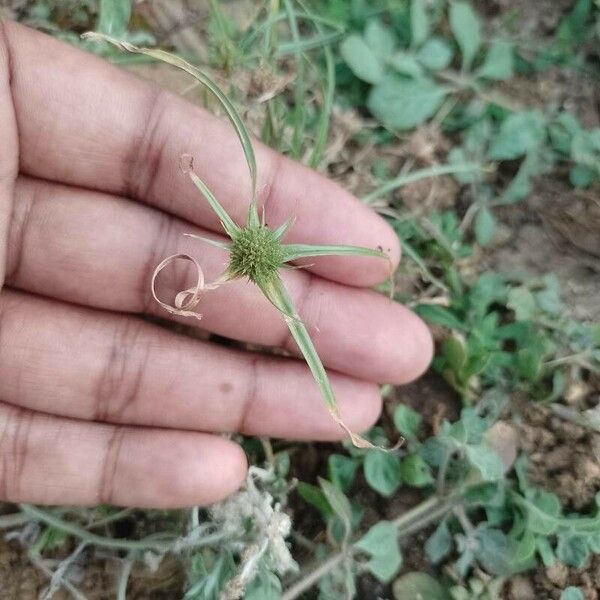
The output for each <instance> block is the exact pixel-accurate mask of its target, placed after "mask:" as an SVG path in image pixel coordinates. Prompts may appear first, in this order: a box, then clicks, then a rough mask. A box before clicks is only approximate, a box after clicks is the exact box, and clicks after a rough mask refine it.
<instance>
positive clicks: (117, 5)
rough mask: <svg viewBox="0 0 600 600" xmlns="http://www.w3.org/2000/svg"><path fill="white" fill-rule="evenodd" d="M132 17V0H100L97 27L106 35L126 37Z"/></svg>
mask: <svg viewBox="0 0 600 600" xmlns="http://www.w3.org/2000/svg"><path fill="white" fill-rule="evenodd" d="M130 18H131V2H130V0H100V2H99V4H98V21H97V22H96V29H97V30H98V32H99V33H103V34H105V35H110V36H113V37H116V38H120V37H124V36H125V35H126V34H127V26H128V25H129V19H130Z"/></svg>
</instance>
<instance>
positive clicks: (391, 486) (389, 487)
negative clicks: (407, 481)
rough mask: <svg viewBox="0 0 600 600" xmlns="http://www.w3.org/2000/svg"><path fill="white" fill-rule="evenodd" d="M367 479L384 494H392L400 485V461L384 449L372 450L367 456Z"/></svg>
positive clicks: (365, 466)
mask: <svg viewBox="0 0 600 600" xmlns="http://www.w3.org/2000/svg"><path fill="white" fill-rule="evenodd" d="M364 472H365V479H366V480H367V483H368V484H369V485H370V486H371V487H372V488H373V489H374V490H375V491H376V492H378V493H379V494H381V495H382V496H386V497H389V496H391V495H392V494H393V493H394V492H395V491H396V490H397V489H398V487H399V486H400V483H401V482H402V476H401V474H400V461H399V460H398V458H397V457H396V456H394V455H393V454H391V453H389V452H384V451H383V450H370V451H369V452H368V453H367V455H366V456H365V462H364Z"/></svg>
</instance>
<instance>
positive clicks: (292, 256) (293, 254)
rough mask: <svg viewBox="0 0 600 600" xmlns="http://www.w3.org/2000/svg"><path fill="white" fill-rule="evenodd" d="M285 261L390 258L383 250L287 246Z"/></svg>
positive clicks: (300, 245) (309, 245)
mask: <svg viewBox="0 0 600 600" xmlns="http://www.w3.org/2000/svg"><path fill="white" fill-rule="evenodd" d="M283 251H284V256H285V261H286V262H288V261H290V260H298V259H299V258H312V257H315V256H374V257H376V258H385V259H386V260H389V258H388V256H387V255H386V254H385V253H384V252H381V250H372V249H371V248H361V247H360V246H313V245H312V244H285V245H284V246H283Z"/></svg>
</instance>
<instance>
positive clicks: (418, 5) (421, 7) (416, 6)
mask: <svg viewBox="0 0 600 600" xmlns="http://www.w3.org/2000/svg"><path fill="white" fill-rule="evenodd" d="M429 28H430V23H429V14H428V13H427V3H426V2H425V0H412V2H411V4H410V32H411V40H412V44H413V46H420V45H421V44H422V43H423V42H424V41H425V40H426V39H427V38H428V37H429Z"/></svg>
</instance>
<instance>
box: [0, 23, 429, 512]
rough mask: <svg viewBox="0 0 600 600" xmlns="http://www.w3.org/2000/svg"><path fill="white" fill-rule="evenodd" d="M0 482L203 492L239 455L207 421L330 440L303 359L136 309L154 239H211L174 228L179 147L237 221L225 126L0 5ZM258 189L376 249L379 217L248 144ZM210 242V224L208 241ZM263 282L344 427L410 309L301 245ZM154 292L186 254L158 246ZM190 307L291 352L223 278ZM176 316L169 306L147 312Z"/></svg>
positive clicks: (398, 338)
mask: <svg viewBox="0 0 600 600" xmlns="http://www.w3.org/2000/svg"><path fill="white" fill-rule="evenodd" d="M0 135H1V143H0V285H1V284H4V288H3V290H2V292H1V294H0V500H8V501H27V502H36V503H47V504H52V503H63V504H64V503H68V504H97V503H103V502H109V503H113V504H121V505H136V506H152V507H174V506H186V505H192V504H205V503H210V502H214V501H216V500H218V499H220V498H222V497H224V496H226V495H227V494H229V493H231V492H233V491H234V490H235V489H236V488H237V487H238V486H239V485H240V483H241V482H242V481H243V479H244V477H245V472H246V460H245V457H244V454H243V452H242V451H241V450H240V448H239V447H238V446H237V445H236V444H234V443H233V442H231V441H228V440H226V439H225V438H223V437H220V436H217V435H214V433H219V432H242V433H247V434H252V435H264V436H276V437H288V438H293V439H299V440H302V439H305V440H308V439H318V440H335V439H339V438H340V437H343V435H344V432H343V430H342V429H340V428H339V427H338V425H337V424H336V423H335V422H334V421H333V420H331V419H330V417H329V415H328V414H327V410H326V409H325V407H324V406H323V403H322V401H321V398H320V392H319V390H318V388H317V386H315V384H314V382H313V380H312V378H311V375H310V372H309V370H308V368H307V367H306V366H305V365H304V364H303V363H302V362H301V361H297V360H294V359H289V358H276V357H273V356H269V355H263V354H259V353H250V352H241V351H238V350H233V349H230V348H225V347H221V346H217V345H213V344H210V343H206V342H202V341H198V340H195V339H192V338H189V337H184V336H181V335H178V334H176V333H174V332H173V331H170V330H167V329H164V328H162V327H160V326H158V325H152V324H150V323H148V322H147V321H145V320H143V319H141V318H140V315H144V314H161V315H163V316H164V312H163V311H161V309H160V307H159V306H158V305H156V304H155V303H154V302H153V300H152V295H151V290H150V280H151V277H152V273H153V271H154V269H155V267H156V265H157V264H159V263H160V261H161V260H162V259H163V258H164V257H165V256H167V255H172V254H178V253H181V254H194V255H197V254H198V252H201V253H202V260H201V262H202V266H203V269H204V270H205V272H206V275H207V279H208V280H210V279H211V277H213V276H216V275H217V274H219V273H220V272H221V271H222V270H223V266H224V264H226V256H225V253H224V252H223V250H221V249H220V248H217V247H212V246H207V247H206V246H202V247H200V249H199V248H198V245H197V243H196V242H195V241H194V240H191V239H190V238H187V237H184V236H183V235H182V234H183V233H184V232H185V233H195V234H197V235H210V236H211V237H213V238H215V234H214V233H211V232H218V231H220V225H219V221H218V219H217V218H216V217H215V215H214V213H213V212H212V211H211V209H210V207H209V206H208V205H207V204H206V203H205V202H202V201H199V200H198V195H197V191H196V190H195V188H194V186H193V185H192V184H191V182H190V180H189V178H188V177H187V176H185V175H183V174H182V173H181V171H180V169H179V160H180V156H181V155H182V154H184V153H185V154H190V155H192V156H194V159H195V168H196V170H197V171H198V173H199V174H200V175H201V176H202V178H203V179H204V180H205V181H206V182H207V184H208V185H209V187H210V188H211V189H212V190H213V191H214V192H215V194H217V195H218V197H219V199H220V200H221V202H222V204H223V206H224V207H225V209H226V210H227V212H228V213H229V214H230V215H231V216H232V217H233V219H234V221H236V222H238V223H241V222H243V221H244V219H245V217H246V214H247V209H248V200H247V193H246V190H248V189H249V188H250V182H249V179H250V178H249V175H248V172H247V168H246V164H245V161H244V157H243V154H242V152H241V150H240V147H239V144H238V141H237V138H236V136H235V134H234V133H233V131H232V130H231V129H230V127H229V126H228V124H227V123H225V122H222V121H220V120H219V119H216V118H215V117H213V116H211V115H209V114H208V113H206V112H204V111H202V110H201V109H199V108H197V107H194V106H192V105H190V104H188V103H186V102H185V101H183V100H181V99H180V98H178V97H176V96H173V95H171V94H169V93H167V92H165V91H163V90H161V89H160V88H157V87H154V86H152V85H150V84H148V83H145V82H143V81H140V80H138V79H136V78H134V77H132V76H131V75H129V74H127V73H125V72H123V71H121V70H119V69H116V68H115V67H112V66H111V65H109V64H107V63H105V62H103V61H101V60H99V59H96V58H94V57H91V56H88V55H86V54H83V53H81V52H79V51H77V50H75V49H73V48H71V47H69V46H66V45H63V44H61V43H60V42H57V41H55V40H52V39H51V38H48V37H46V36H44V35H42V34H39V33H36V32H33V31H31V30H29V29H26V28H24V27H21V26H18V25H16V24H13V23H4V24H2V25H0ZM256 149H257V161H258V174H259V182H258V190H259V207H260V209H261V210H262V208H263V207H264V208H265V210H266V213H267V214H268V215H269V219H270V223H269V225H271V226H273V227H276V226H277V225H280V224H282V223H283V222H284V221H285V220H286V219H287V218H288V217H289V216H290V215H295V216H296V222H295V225H294V228H293V229H291V230H290V232H289V234H288V236H287V239H288V241H289V242H290V243H307V244H308V243H313V244H314V243H317V244H351V245H359V246H366V247H371V248H374V247H380V248H382V249H383V250H384V251H385V252H386V253H387V254H388V255H389V256H390V257H391V259H392V261H393V262H394V263H395V264H396V263H397V262H398V257H399V248H398V242H397V238H396V236H395V234H394V233H393V232H392V231H391V230H390V229H389V228H388V226H387V225H386V224H385V223H384V222H383V221H382V220H381V219H379V218H378V217H377V216H376V215H375V214H373V213H371V212H370V211H369V210H368V209H366V208H365V207H363V206H362V205H361V204H360V203H359V202H358V201H357V200H356V199H355V198H353V197H351V196H350V195H349V194H347V193H346V192H344V191H343V190H342V189H340V188H339V187H338V186H337V185H335V184H334V183H332V182H330V181H328V180H326V179H324V178H322V177H321V176H319V175H318V174H316V173H314V172H312V171H310V170H308V169H306V168H304V167H302V166H300V165H297V164H295V163H293V162H292V161H289V160H288V159H286V158H284V157H282V156H280V155H278V154H276V153H274V152H273V151H271V150H269V149H267V148H265V147H264V146H260V145H259V144H257V145H256ZM216 239H218V238H216ZM313 262H315V264H314V266H311V267H310V268H309V271H304V270H303V271H298V270H295V271H287V272H286V273H284V274H283V277H284V279H285V285H286V287H287V288H288V290H289V291H290V295H291V297H292V299H293V301H294V304H295V305H296V307H297V309H298V311H299V313H300V315H301V316H302V318H303V320H304V321H305V323H306V325H307V327H308V329H309V330H310V332H311V334H312V337H313V339H314V342H315V346H316V348H317V350H318V352H319V354H320V356H321V358H322V359H323V362H324V364H325V366H326V367H328V368H329V369H331V370H333V371H334V372H333V373H332V374H331V380H332V385H333V388H334V390H335V392H336V396H337V398H338V400H339V403H340V409H341V414H342V418H343V420H344V421H345V423H346V424H347V425H348V426H349V427H350V428H351V429H354V430H358V431H359V430H364V429H366V428H368V427H369V426H370V425H371V424H372V423H373V422H374V421H375V420H376V418H377V416H378V414H379V411H380V407H381V402H380V398H379V393H378V388H377V385H376V384H375V383H372V382H377V381H388V382H392V383H403V382H406V381H409V380H411V379H413V378H414V377H416V376H417V375H419V374H420V373H421V372H422V371H423V370H424V369H425V367H426V365H427V364H428V362H429V359H430V356H431V340H430V336H429V334H428V332H427V329H426V328H425V326H424V325H423V324H422V322H421V321H420V320H419V319H418V318H417V317H416V316H414V315H413V314H412V313H410V312H409V311H408V310H406V309H405V308H403V307H402V306H400V305H397V304H393V303H390V302H389V300H388V299H386V298H384V297H381V296H379V295H377V294H376V293H374V292H371V291H370V290H367V289H361V288H365V287H368V286H372V285H374V284H376V283H377V282H379V281H381V280H382V279H384V278H385V277H386V276H387V274H388V266H387V264H385V261H381V260H379V259H377V258H364V257H326V258H319V259H315V260H314V261H313ZM175 274H176V276H174V277H172V278H171V280H170V282H169V283H170V286H171V287H170V288H169V289H167V290H164V293H165V294H166V295H167V296H168V295H169V294H174V293H175V292H176V291H179V290H182V289H185V286H186V283H188V284H189V281H188V278H189V277H190V276H191V271H190V270H189V269H187V267H186V266H185V265H181V266H179V265H178V269H177V270H176V271H175ZM202 313H203V315H204V319H203V321H202V322H201V323H200V325H201V326H202V327H203V328H205V329H207V330H209V331H211V332H214V333H217V334H220V335H222V336H226V337H229V338H233V339H237V340H242V341H246V342H252V343H254V344H259V345H262V346H267V347H277V348H282V349H284V350H288V351H289V352H291V353H293V354H298V350H297V348H296V345H295V343H294V342H293V339H292V338H291V336H290V333H289V331H288V328H287V326H286V324H285V322H284V321H283V320H282V319H281V318H280V315H279V314H278V313H277V310H276V309H275V308H274V307H273V306H271V305H270V304H269V302H268V301H267V300H265V298H264V297H263V296H262V294H261V293H260V291H259V290H258V289H257V288H255V287H254V286H249V285H246V284H245V283H243V282H241V281H239V282H234V283H231V284H229V285H228V286H225V287H223V288H219V289H217V290H214V291H213V292H211V293H210V294H207V295H206V297H205V298H204V299H203V303H202ZM167 316H168V317H169V318H172V319H173V320H181V318H180V317H178V316H176V315H167Z"/></svg>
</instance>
